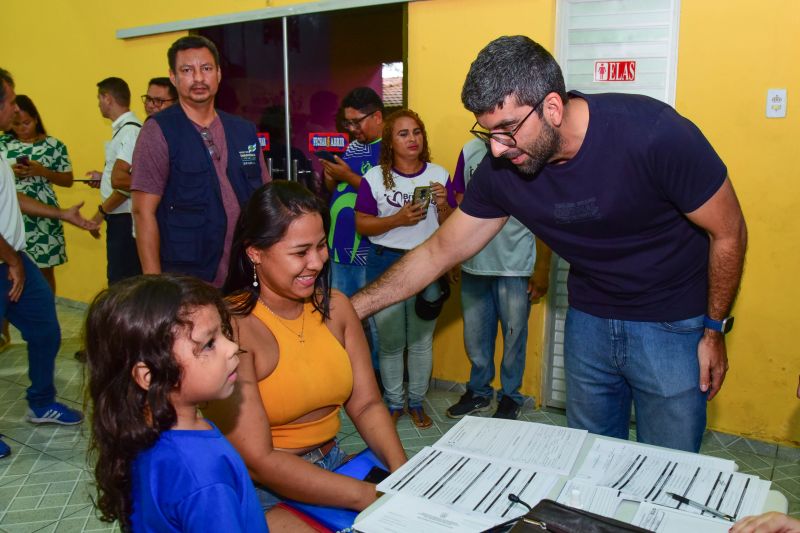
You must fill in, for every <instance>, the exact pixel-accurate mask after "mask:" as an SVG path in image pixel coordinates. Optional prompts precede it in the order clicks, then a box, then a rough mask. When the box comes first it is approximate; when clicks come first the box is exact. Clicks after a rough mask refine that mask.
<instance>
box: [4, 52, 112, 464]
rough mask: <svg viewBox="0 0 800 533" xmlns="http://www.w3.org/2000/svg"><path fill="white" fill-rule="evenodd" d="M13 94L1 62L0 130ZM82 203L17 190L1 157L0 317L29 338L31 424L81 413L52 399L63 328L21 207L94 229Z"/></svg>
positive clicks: (68, 419)
mask: <svg viewBox="0 0 800 533" xmlns="http://www.w3.org/2000/svg"><path fill="white" fill-rule="evenodd" d="M15 98H16V95H15V94H14V80H13V78H12V77H11V74H9V72H8V71H6V70H4V69H2V68H0V130H8V129H9V128H10V127H11V121H12V120H13V118H14V114H15V113H16V112H17V106H16V104H15V103H14V99H15ZM81 205H83V204H78V205H74V206H72V207H70V208H69V209H60V208H58V207H53V206H49V205H45V204H43V203H41V202H37V201H36V200H34V199H33V198H29V197H28V196H25V195H24V194H21V193H17V191H16V186H15V183H14V174H13V172H12V171H11V167H10V166H9V165H8V162H7V161H6V160H5V158H3V157H0V321H2V320H3V319H7V320H8V321H9V322H11V324H13V325H14V327H16V328H17V329H19V330H20V332H21V333H22V337H23V338H24V339H25V341H26V342H27V344H28V377H29V378H30V380H31V386H30V387H28V390H27V391H26V398H27V400H28V407H29V408H28V420H29V421H30V422H33V423H35V424H43V423H56V424H67V425H69V424H79V423H80V422H81V421H82V420H83V415H82V414H81V413H80V411H76V410H74V409H70V408H69V407H67V406H66V405H64V404H62V403H59V402H57V401H55V398H56V389H55V386H54V384H53V376H54V370H55V359H56V354H57V353H58V348H59V346H60V344H61V330H60V328H59V326H58V319H57V317H56V308H55V301H54V298H53V292H52V291H51V290H50V286H49V285H48V284H47V282H46V281H45V279H44V276H42V273H41V271H40V270H39V269H38V268H37V267H36V265H35V264H34V263H33V261H31V259H30V258H29V257H28V256H27V255H26V254H25V225H24V223H23V221H22V213H21V212H20V208H21V209H22V211H24V212H25V213H26V214H30V215H35V216H41V217H47V218H57V219H60V220H65V221H67V222H70V223H71V224H74V225H76V226H78V227H81V228H83V229H86V230H96V229H97V224H95V223H93V222H90V221H88V220H86V219H84V218H83V217H81V215H80V212H79V209H80V207H81ZM10 453H11V448H9V447H8V445H7V444H5V443H4V442H3V441H2V440H0V457H6V456H7V455H9V454H10Z"/></svg>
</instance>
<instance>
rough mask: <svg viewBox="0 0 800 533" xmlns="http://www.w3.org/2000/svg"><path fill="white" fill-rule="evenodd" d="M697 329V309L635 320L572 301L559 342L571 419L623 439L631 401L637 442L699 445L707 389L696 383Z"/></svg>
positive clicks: (686, 447)
mask: <svg viewBox="0 0 800 533" xmlns="http://www.w3.org/2000/svg"><path fill="white" fill-rule="evenodd" d="M702 336H703V317H702V316H697V317H694V318H689V319H686V320H679V321H676V322H635V321H627V320H612V319H605V318H598V317H595V316H592V315H589V314H587V313H583V312H581V311H578V310H577V309H575V308H572V307H570V308H569V311H568V312H567V321H566V337H565V342H564V366H565V370H566V375H567V423H568V425H569V427H573V428H580V429H588V430H589V431H591V432H592V433H598V434H600V435H606V436H609V437H617V438H620V439H627V438H628V425H629V420H630V415H631V401H633V405H634V408H635V412H636V436H637V440H638V441H639V442H644V443H647V444H655V445H657V446H666V447H668V448H675V449H678V450H686V451H690V452H697V451H699V449H700V441H701V440H702V438H703V431H704V430H705V426H706V396H707V394H706V393H704V392H702V391H700V386H699V381H700V365H699V363H698V360H697V345H698V343H699V342H700V338H701V337H702Z"/></svg>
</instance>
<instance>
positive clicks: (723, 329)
mask: <svg viewBox="0 0 800 533" xmlns="http://www.w3.org/2000/svg"><path fill="white" fill-rule="evenodd" d="M703 326H704V327H705V328H706V329H710V330H711V331H719V332H720V333H722V334H723V335H725V334H726V333H728V332H729V331H730V330H732V329H733V317H732V316H729V317H727V318H723V319H722V320H714V319H713V318H711V317H709V316H708V315H706V316H704V317H703Z"/></svg>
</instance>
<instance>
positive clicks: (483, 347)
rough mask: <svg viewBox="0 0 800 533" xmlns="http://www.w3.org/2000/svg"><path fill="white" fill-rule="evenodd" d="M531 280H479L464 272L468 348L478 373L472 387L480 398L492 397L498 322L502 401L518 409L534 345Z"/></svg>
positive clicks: (471, 378) (463, 306)
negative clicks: (529, 344)
mask: <svg viewBox="0 0 800 533" xmlns="http://www.w3.org/2000/svg"><path fill="white" fill-rule="evenodd" d="M530 309H531V304H530V300H529V299H528V278H527V277H520V276H477V275H474V274H470V273H468V272H463V271H462V273H461V311H462V313H463V315H464V347H465V348H466V350H467V357H469V360H470V363H472V368H471V369H470V372H469V383H467V388H468V389H469V390H471V391H472V393H473V394H475V395H476V396H482V397H484V398H490V399H491V397H492V394H493V392H494V391H493V390H492V380H493V379H494V372H495V368H494V366H495V365H494V346H495V339H496V338H497V321H498V320H499V321H500V327H501V329H502V332H503V362H502V364H501V367H500V383H501V386H502V388H501V390H500V391H498V394H497V399H498V400H500V399H501V398H502V397H503V396H508V397H509V398H511V399H512V400H514V402H516V403H517V404H518V405H522V403H523V401H524V398H523V397H522V394H520V393H519V388H520V386H521V385H522V375H523V374H524V373H525V347H526V344H527V342H528V316H529V314H530Z"/></svg>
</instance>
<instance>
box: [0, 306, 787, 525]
mask: <svg viewBox="0 0 800 533" xmlns="http://www.w3.org/2000/svg"><path fill="white" fill-rule="evenodd" d="M58 312H59V318H60V320H61V327H62V331H63V342H62V347H61V352H60V353H59V357H58V361H57V365H56V372H57V376H56V385H57V387H58V391H59V399H60V400H61V401H63V402H65V403H68V404H70V405H72V406H75V407H80V404H81V403H82V401H83V394H82V380H83V376H82V366H81V364H80V363H78V362H77V361H75V360H74V359H73V357H72V354H73V353H74V352H75V350H76V349H77V348H78V344H79V340H78V337H79V335H80V330H81V321H82V318H83V312H82V311H81V310H80V309H75V308H72V307H69V306H67V305H59V306H58ZM26 371H27V361H26V352H25V347H24V344H23V343H22V342H21V341H20V339H19V337H18V336H15V342H14V344H13V345H12V346H11V347H10V348H9V349H7V350H6V351H4V352H2V353H0V433H2V434H4V435H5V441H6V442H7V443H8V444H9V445H10V446H11V448H12V450H13V454H12V455H11V457H8V458H6V459H0V532H9V533H11V532H33V531H42V532H67V531H69V532H71V531H116V530H118V528H116V527H115V526H114V525H113V524H107V523H104V522H100V521H99V520H98V519H97V518H96V517H95V515H94V511H93V507H92V494H93V489H92V486H91V471H90V469H89V467H88V466H87V464H86V459H85V455H86V442H87V438H86V437H87V435H86V431H87V428H86V426H78V427H74V426H73V427H63V426H33V425H31V424H29V423H27V422H25V421H24V415H25V410H26V403H25V387H26V386H27V375H26ZM458 396H459V392H457V391H445V390H435V391H431V392H430V393H429V396H428V400H427V405H426V410H427V411H428V413H429V414H430V416H431V418H432V419H433V422H434V425H433V427H431V428H429V429H426V430H418V429H416V428H415V427H414V426H413V425H412V424H411V421H410V420H409V419H408V417H403V418H402V419H401V420H400V422H399V424H398V432H399V433H400V438H401V439H402V441H403V446H404V447H405V449H406V451H407V452H408V453H409V455H413V454H414V453H416V452H418V451H419V450H420V449H422V448H423V447H424V446H427V445H429V444H432V443H433V442H435V441H436V440H437V439H438V438H439V437H440V436H441V435H442V434H443V433H445V432H446V431H447V430H448V429H449V428H450V427H451V426H452V425H453V424H454V423H455V421H453V420H450V419H448V418H447V417H445V416H444V411H445V409H446V408H447V407H448V406H449V405H450V404H452V403H453V402H455V401H456V400H457V399H458ZM521 418H522V419H525V420H529V421H533V422H542V423H545V424H558V425H566V418H565V417H564V415H563V413H561V412H558V411H556V410H548V411H537V410H534V409H531V408H526V409H524V410H523V412H522V414H521ZM631 433H632V434H633V430H632V431H631ZM339 438H340V444H341V446H342V448H343V449H344V450H345V451H347V452H355V451H358V450H361V449H362V448H363V447H364V443H363V441H362V440H361V439H360V438H359V437H358V434H357V432H356V431H355V428H354V427H353V425H352V424H351V423H350V421H349V420H345V421H344V422H343V425H342V432H341V433H340V435H339ZM701 451H702V452H703V453H706V454H709V455H714V456H718V457H725V458H729V459H733V460H735V461H736V462H737V463H738V464H739V467H740V470H741V471H742V472H746V473H751V474H756V475H759V476H761V477H763V478H765V479H771V480H773V488H775V489H777V490H780V491H782V492H783V493H784V494H785V495H786V496H787V498H788V499H789V511H790V514H792V515H793V516H795V517H798V518H800V450H799V449H796V448H787V447H783V446H776V445H774V444H768V443H762V442H754V441H747V440H745V439H742V438H739V437H735V436H731V435H725V434H719V433H715V432H708V433H707V434H706V437H705V439H704V441H703V447H702V450H701Z"/></svg>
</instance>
